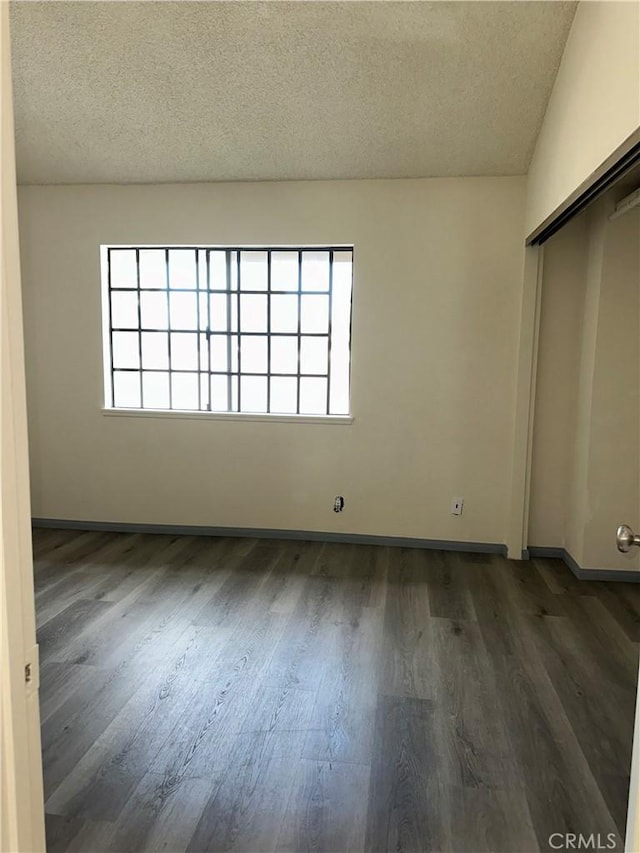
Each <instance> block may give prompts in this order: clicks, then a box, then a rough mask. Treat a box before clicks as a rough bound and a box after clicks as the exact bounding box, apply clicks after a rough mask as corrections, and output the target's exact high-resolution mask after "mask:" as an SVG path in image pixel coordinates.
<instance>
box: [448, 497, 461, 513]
mask: <svg viewBox="0 0 640 853" xmlns="http://www.w3.org/2000/svg"><path fill="white" fill-rule="evenodd" d="M463 507H464V498H453V500H452V501H451V515H462V509H463Z"/></svg>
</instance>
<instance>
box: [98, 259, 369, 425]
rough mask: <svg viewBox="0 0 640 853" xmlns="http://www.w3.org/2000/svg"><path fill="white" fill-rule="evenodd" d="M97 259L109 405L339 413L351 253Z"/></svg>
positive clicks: (344, 394) (346, 361)
mask: <svg viewBox="0 0 640 853" xmlns="http://www.w3.org/2000/svg"><path fill="white" fill-rule="evenodd" d="M103 252H104V258H105V261H106V265H105V271H106V300H105V310H106V314H107V317H106V323H105V325H106V329H107V348H106V349H107V353H106V358H107V359H108V362H107V369H106V371H105V376H106V384H107V388H106V405H107V406H108V407H113V408H130V409H154V410H181V411H204V412H240V413H253V414H283V415H287V414H292V415H347V414H349V395H350V387H349V384H350V362H351V291H352V279H353V248H352V247H345V246H333V247H300V248H276V247H259V248H258V247H251V248H242V247H222V248H221V247H207V246H188V247H185V246H180V247H172V246H139V247H132V246H106V247H103Z"/></svg>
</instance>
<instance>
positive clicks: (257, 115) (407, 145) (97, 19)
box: [11, 0, 575, 183]
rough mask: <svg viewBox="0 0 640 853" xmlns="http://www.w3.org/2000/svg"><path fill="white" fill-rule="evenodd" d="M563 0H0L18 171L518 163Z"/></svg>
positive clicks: (434, 172) (414, 168) (79, 177)
mask: <svg viewBox="0 0 640 853" xmlns="http://www.w3.org/2000/svg"><path fill="white" fill-rule="evenodd" d="M574 11H575V3H564V2H526V0H520V1H519V2H497V3H494V2H435V3H432V2H413V3H397V2H396V3H394V2H383V1H381V0H377V2H301V0H293V2H276V0H268V2H248V0H240V2H187V0H179V2H131V0H127V2H97V3H96V2H87V0H84V2H72V3H69V2H56V0H48V2H13V4H12V10H11V26H12V44H13V69H14V81H15V118H16V137H17V157H18V174H19V180H20V181H21V182H22V183H92V182H108V183H123V182H125V183H128V182H156V181H219V180H253V179H258V180H268V179H295V178H300V179H304V178H310V179H316V178H379V177H391V178H400V177H426V176H446V175H511V174H522V173H524V172H526V170H527V167H528V164H529V159H530V157H531V154H532V151H533V146H534V143H535V139H536V135H537V133H538V130H539V128H540V125H541V122H542V117H543V115H544V110H545V107H546V103H547V100H548V97H549V94H550V91H551V87H552V85H553V81H554V78H555V73H556V71H557V68H558V64H559V62H560V57H561V55H562V50H563V47H564V43H565V40H566V37H567V33H568V30H569V27H570V25H571V21H572V18H573V14H574Z"/></svg>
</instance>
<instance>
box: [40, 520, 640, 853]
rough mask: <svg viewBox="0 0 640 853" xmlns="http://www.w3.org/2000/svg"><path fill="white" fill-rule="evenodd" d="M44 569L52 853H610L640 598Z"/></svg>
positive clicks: (61, 565)
mask: <svg viewBox="0 0 640 853" xmlns="http://www.w3.org/2000/svg"><path fill="white" fill-rule="evenodd" d="M34 553H35V567H36V568H35V572H36V589H37V595H36V599H37V615H38V633H39V642H40V654H41V662H42V671H41V707H42V745H43V756H44V773H45V789H46V812H47V839H48V850H49V851H50V853H55V851H91V853H98V851H107V850H109V851H142V850H149V851H186V850H188V851H227V850H229V851H231V850H233V851H239V853H263V851H283V852H284V851H289V852H290V853H298V851H326V853H347V851H349V853H351V851H364V850H366V851H398V853H399V851H423V850H425V851H426V850H428V851H469V853H471V851H473V852H474V853H475V852H476V851H509V853H512V851H535V850H549V849H552V848H551V847H550V844H549V836H550V835H551V834H552V833H561V834H564V833H582V834H583V835H589V834H590V833H596V834H598V833H599V834H600V838H601V840H602V843H604V844H606V843H607V841H608V833H614V834H615V837H616V839H617V845H618V846H617V848H616V849H619V850H621V849H622V836H623V834H624V824H625V813H626V804H627V789H628V783H629V777H628V773H629V765H630V759H631V738H632V729H633V714H634V706H635V695H636V678H637V667H638V642H639V641H640V585H633V584H622V583H602V582H600V583H591V582H585V581H578V580H576V579H575V578H574V577H573V575H572V574H571V573H570V572H569V570H568V569H567V568H566V567H565V566H564V565H563V564H562V563H560V562H559V561H554V560H534V561H532V562H528V563H512V562H508V561H507V560H505V559H503V558H501V557H497V556H493V555H480V554H457V553H446V552H441V551H419V550H411V549H400V548H384V547H373V546H355V545H338V544H322V543H317V542H291V541H256V540H248V539H222V538H219V539H214V538H205V537H187V536H151V535H143V534H106V533H74V532H68V531H67V532H65V531H56V530H47V531H43V530H37V531H35V534H34ZM554 840H555V843H556V844H557V836H555V837H554Z"/></svg>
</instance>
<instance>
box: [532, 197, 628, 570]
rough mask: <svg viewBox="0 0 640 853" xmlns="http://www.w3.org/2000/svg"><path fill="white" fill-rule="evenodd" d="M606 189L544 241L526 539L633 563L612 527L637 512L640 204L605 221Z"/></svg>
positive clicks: (592, 564) (599, 560)
mask: <svg viewBox="0 0 640 853" xmlns="http://www.w3.org/2000/svg"><path fill="white" fill-rule="evenodd" d="M615 200H616V195H615V191H612V192H611V193H610V194H609V195H608V196H607V197H605V198H603V199H601V200H600V201H599V202H598V203H597V204H596V205H594V206H593V207H592V208H590V210H589V211H587V212H586V213H585V214H583V215H582V216H581V217H580V218H579V219H577V220H575V221H574V222H573V223H571V224H570V225H569V226H568V227H567V228H565V229H563V230H562V231H561V232H559V233H558V234H557V235H556V236H555V237H553V238H552V239H551V240H550V241H549V243H547V245H546V248H545V266H544V276H543V292H542V312H541V325H540V347H539V358H538V381H537V392H536V410H535V421H534V444H533V447H534V452H533V464H532V492H531V516H530V538H529V542H530V544H531V545H538V546H540V545H542V546H551V547H564V548H566V549H567V550H568V551H569V553H570V554H571V555H572V556H573V557H574V558H575V559H576V560H577V562H578V563H579V564H580V565H581V566H583V567H585V568H617V569H637V568H638V567H640V558H639V556H638V554H637V553H633V554H631V555H628V556H627V555H622V554H619V553H618V552H617V551H616V549H615V544H614V533H615V528H616V527H617V525H618V524H620V523H621V522H623V521H624V522H627V523H629V524H631V525H632V526H635V527H638V525H639V524H640V420H639V413H640V348H639V338H638V318H639V316H640V313H639V312H640V299H639V297H640V211H637V210H636V211H634V212H631V213H628V214H626V215H625V216H623V217H621V218H619V219H616V220H614V221H610V220H609V215H610V213H611V212H612V210H613V207H614V202H615Z"/></svg>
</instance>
